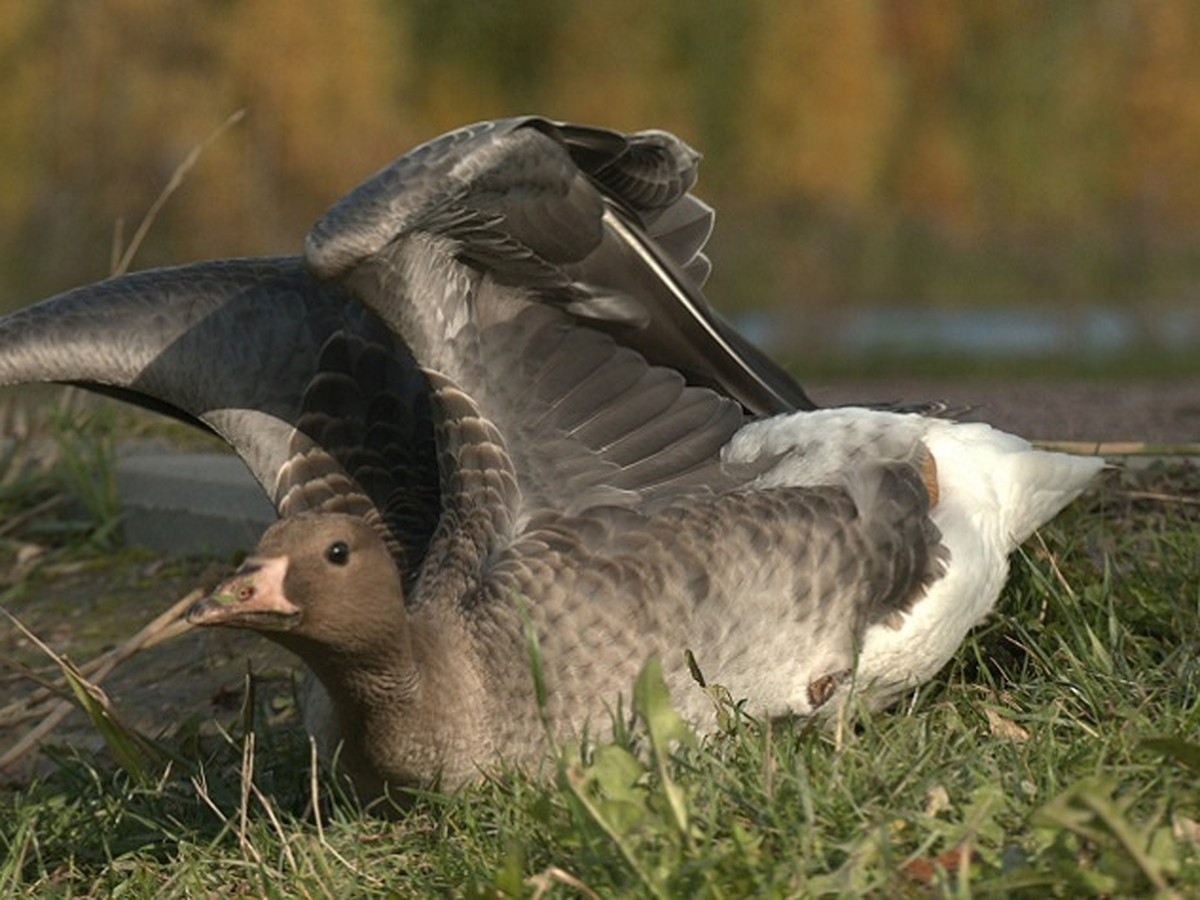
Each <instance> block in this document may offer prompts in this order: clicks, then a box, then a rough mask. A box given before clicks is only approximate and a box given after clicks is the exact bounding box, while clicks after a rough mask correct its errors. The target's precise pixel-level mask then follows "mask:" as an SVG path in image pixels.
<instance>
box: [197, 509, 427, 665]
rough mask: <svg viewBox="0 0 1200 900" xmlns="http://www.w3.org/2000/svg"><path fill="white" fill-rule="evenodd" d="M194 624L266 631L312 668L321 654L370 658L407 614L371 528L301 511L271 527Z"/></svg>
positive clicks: (389, 560) (391, 563)
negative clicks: (317, 652) (316, 656)
mask: <svg viewBox="0 0 1200 900" xmlns="http://www.w3.org/2000/svg"><path fill="white" fill-rule="evenodd" d="M187 618H188V621H189V622H191V623H192V624H193V625H224V626H230V627H236V628H249V629H253V630H255V631H259V632H262V633H263V634H265V635H266V636H267V637H269V638H271V639H272V640H275V641H277V642H278V643H280V644H283V645H284V646H285V647H288V648H289V649H291V650H293V651H294V652H296V653H297V654H298V655H299V656H301V657H302V658H304V659H305V661H306V662H309V663H310V664H312V663H313V662H314V661H316V660H314V659H310V657H313V656H314V655H315V654H316V651H317V650H318V648H319V650H320V654H316V655H322V656H328V655H330V654H332V655H333V656H335V657H339V656H353V657H357V658H359V659H360V660H361V659H369V658H370V656H371V653H372V650H373V649H379V648H382V647H386V646H388V644H387V643H385V642H386V641H389V640H390V639H391V638H393V637H395V636H396V632H397V630H398V629H399V630H403V626H404V620H405V613H404V597H403V590H402V587H401V581H400V572H399V569H398V568H397V565H396V561H395V560H394V559H393V557H392V555H391V554H390V553H389V552H388V549H387V546H386V545H385V544H384V542H383V540H382V539H381V538H380V537H379V535H378V534H377V533H376V532H375V530H374V529H373V528H372V527H371V526H370V525H369V524H368V523H367V522H365V521H364V520H362V519H360V518H358V517H356V516H351V515H345V514H341V513H301V514H299V515H296V516H290V517H288V518H285V519H281V520H280V521H278V522H276V523H275V524H274V525H272V526H271V527H270V528H268V529H267V531H266V532H265V533H264V534H263V536H262V539H261V540H260V541H259V543H258V546H257V547H256V548H255V550H254V552H253V553H252V554H251V555H250V556H249V557H248V558H247V559H246V561H245V562H244V563H243V564H242V566H241V568H239V569H238V570H237V571H236V572H235V573H234V574H233V575H232V576H230V577H229V578H227V579H226V580H225V581H223V582H222V583H221V584H220V585H218V586H217V588H216V589H215V590H214V591H212V593H210V594H209V595H208V596H207V597H205V598H204V599H202V600H200V601H199V602H198V603H196V604H195V605H194V606H193V607H192V608H191V609H190V610H189V611H188V616H187ZM391 649H392V650H395V649H397V648H396V647H395V645H394V644H393V645H391ZM318 669H319V667H318Z"/></svg>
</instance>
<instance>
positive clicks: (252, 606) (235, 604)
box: [187, 556, 300, 631]
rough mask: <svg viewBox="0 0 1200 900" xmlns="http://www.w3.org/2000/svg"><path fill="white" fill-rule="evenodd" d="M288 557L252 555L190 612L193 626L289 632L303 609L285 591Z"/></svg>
mask: <svg viewBox="0 0 1200 900" xmlns="http://www.w3.org/2000/svg"><path fill="white" fill-rule="evenodd" d="M287 565H288V560H287V557H286V556H273V557H269V558H264V557H251V558H250V559H247V560H246V562H245V563H244V564H243V565H242V567H241V568H240V569H238V570H237V572H235V573H234V574H233V575H232V576H231V577H229V578H227V579H226V580H225V581H223V582H221V584H219V585H218V586H217V588H216V590H214V591H213V592H212V593H211V594H209V595H208V596H207V597H205V598H204V599H203V600H198V601H196V603H195V604H194V605H193V606H192V608H191V609H189V610H188V612H187V620H188V622H190V623H191V624H192V625H226V626H230V627H233V628H253V629H256V630H258V631H287V630H288V629H290V628H292V627H294V626H295V625H296V624H297V623H298V622H299V621H300V609H299V607H297V606H296V605H295V604H294V603H292V602H291V601H290V600H288V598H287V595H286V594H285V593H284V589H283V579H284V576H285V575H286V574H287Z"/></svg>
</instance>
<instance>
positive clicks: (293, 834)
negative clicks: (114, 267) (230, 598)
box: [0, 462, 1200, 897]
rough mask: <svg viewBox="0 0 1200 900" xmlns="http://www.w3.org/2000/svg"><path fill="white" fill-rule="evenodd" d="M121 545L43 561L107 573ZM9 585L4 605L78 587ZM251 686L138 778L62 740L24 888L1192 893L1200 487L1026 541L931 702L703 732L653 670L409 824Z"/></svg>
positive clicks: (738, 715) (3, 873) (28, 808)
mask: <svg viewBox="0 0 1200 900" xmlns="http://www.w3.org/2000/svg"><path fill="white" fill-rule="evenodd" d="M22 496H23V502H24V503H25V505H26V507H30V506H32V505H34V504H36V503H40V502H44V492H42V493H39V492H38V491H34V490H28V491H26V493H25V494H24V495H22V494H21V492H20V491H15V492H13V497H12V498H10V500H11V503H12V504H13V505H12V506H9V507H5V510H4V512H5V516H16V515H19V511H18V507H19V506H20V502H22ZM36 527H39V526H38V522H37V519H30V520H28V521H27V522H26V523H25V525H24V526H22V528H21V529H18V537H19V533H20V532H21V531H22V530H28V529H33V528H36ZM41 527H43V528H44V523H42V526H41ZM38 539H39V540H42V541H45V540H46V538H45V536H44V534H42V533H39V537H38ZM100 546H101V545H98V544H96V543H94V542H92V543H89V542H88V541H87V540H86V539H84V540H82V541H81V540H80V536H79V533H78V532H76V533H75V534H74V536H72V537H68V538H64V539H63V542H62V543H61V544H60V545H59V546H57V547H52V548H51V549H50V550H48V551H47V552H48V553H50V554H51V555H52V556H53V555H54V554H59V557H58V558H59V559H60V561H61V560H62V559H64V558H72V559H75V560H76V561H80V560H85V559H90V558H97V557H100V558H106V559H107V558H113V557H112V551H111V550H107V551H106V550H101V549H98V548H99V547H100ZM13 552H14V551H13V550H12V548H11V547H9V548H8V549H6V550H4V553H5V554H7V556H6V561H8V562H10V563H12V558H11V557H12V554H13ZM117 558H119V554H118V557H117ZM138 564H139V565H144V560H142V561H139V563H138ZM118 568H119V567H118ZM12 571H13V572H15V573H16V574H15V575H14V576H13V579H14V580H13V581H12V583H11V586H10V588H9V589H10V590H14V589H17V588H19V586H20V585H21V584H22V583H23V582H22V578H24V579H34V580H35V582H36V584H35V586H36V589H37V590H39V591H43V592H46V593H48V594H52V593H53V591H54V590H55V578H54V576H53V574H52V573H47V572H46V571H45V570H44V569H43V570H41V571H37V570H34V571H32V572H29V573H25V574H21V573H19V572H17V571H16V568H15V563H13V566H12ZM117 577H119V576H118V575H117V573H116V571H114V570H111V569H105V568H103V567H100V568H98V569H97V578H98V579H100V580H101V581H103V580H105V579H113V578H117ZM146 590H147V592H148V593H149V592H151V591H152V588H150V587H149V586H147V587H146ZM150 596H155V595H153V594H150ZM4 627H7V626H0V628H4ZM681 652H682V649H681ZM130 665H131V666H135V665H136V661H135V662H134V663H131V664H130ZM255 684H256V682H254V681H252V682H251V685H252V689H251V690H249V691H247V692H246V694H245V698H244V702H243V705H242V709H240V710H233V711H231V712H229V713H227V714H225V715H224V716H223V717H218V718H219V720H220V726H221V727H220V728H219V729H218V730H216V732H215V733H214V731H213V729H212V728H211V727H208V726H207V725H206V726H203V727H202V725H201V724H200V723H197V722H196V721H193V720H189V721H185V722H183V723H180V724H179V725H178V727H176V728H174V729H173V730H172V731H170V732H169V733H168V734H166V735H160V736H158V738H157V739H156V741H155V743H154V749H153V750H149V751H146V753H147V759H148V760H149V761H150V762H149V764H148V766H147V767H146V768H145V770H144V771H139V769H138V767H137V766H127V767H125V768H123V767H122V766H120V765H117V764H116V763H115V762H114V761H113V757H112V755H111V754H109V753H105V752H100V753H97V752H94V751H91V752H89V751H87V750H85V749H78V748H76V749H72V748H71V747H69V746H66V747H64V746H60V747H57V748H55V747H53V746H50V747H46V748H45V749H44V751H43V753H44V754H45V755H46V757H47V759H48V760H49V762H50V765H47V766H44V767H43V769H42V774H40V775H38V776H37V777H35V778H34V779H32V780H30V781H27V782H23V783H19V784H16V785H10V786H9V787H8V788H7V789H6V790H5V791H4V792H2V793H0V848H2V850H3V853H2V854H0V859H2V861H0V894H3V895H5V896H45V895H71V896H108V895H110V894H116V893H120V894H122V895H123V896H132V897H141V896H147V897H148V896H154V897H160V896H192V895H205V896H208V895H218V896H228V895H232V896H241V895H251V896H259V895H266V896H280V897H290V896H301V897H303V896H328V895H335V896H359V895H374V894H384V893H395V894H397V895H400V896H426V895H431V894H434V895H435V894H447V893H449V894H455V895H462V896H489V897H491V896H546V897H579V896H584V897H587V896H603V897H607V896H650V897H655V896H658V897H674V896H714V897H720V896H745V895H750V894H756V895H768V896H825V895H836V896H842V895H848V896H856V895H874V896H943V895H946V896H995V895H1002V896H1031V897H1034V896H1036V897H1044V896H1070V897H1074V896H1081V895H1109V896H1116V895H1121V896H1125V895H1131V894H1153V893H1157V894H1160V895H1163V896H1170V895H1175V896H1193V895H1196V894H1197V893H1200V849H1198V848H1200V472H1198V471H1197V469H1196V468H1195V467H1193V466H1192V465H1189V464H1187V463H1184V462H1178V463H1173V464H1169V465H1168V464H1156V465H1152V466H1150V467H1149V468H1145V469H1143V470H1140V471H1138V472H1123V471H1118V472H1113V473H1110V476H1109V478H1108V479H1107V480H1106V481H1105V483H1104V484H1103V486H1102V487H1101V488H1100V489H1099V490H1097V491H1096V492H1094V493H1092V494H1089V495H1088V496H1087V497H1085V498H1084V499H1083V500H1082V501H1081V502H1080V503H1079V504H1077V505H1076V507H1074V508H1073V509H1071V510H1069V511H1068V512H1067V513H1066V514H1064V515H1063V516H1062V517H1061V518H1060V519H1059V520H1058V521H1056V522H1055V523H1054V524H1053V525H1051V526H1050V527H1048V528H1047V529H1045V530H1044V532H1043V534H1042V536H1041V540H1040V542H1039V541H1038V540H1035V541H1034V542H1032V543H1031V544H1030V545H1027V546H1026V547H1025V548H1024V551H1023V553H1022V554H1021V555H1020V557H1019V558H1017V559H1016V560H1014V566H1013V576H1012V578H1011V580H1010V584H1009V586H1008V588H1007V589H1006V591H1005V594H1004V596H1003V598H1002V600H1001V603H1000V607H999V611H998V613H997V614H995V615H994V616H993V617H992V618H991V619H989V621H988V622H987V623H986V624H985V625H984V626H983V627H981V628H979V629H978V630H977V631H976V632H975V633H974V634H973V635H972V636H971V637H970V638H969V639H968V640H967V641H966V643H965V644H964V646H963V647H962V649H961V651H960V652H959V653H958V654H957V656H956V658H955V660H954V661H953V662H952V663H951V664H950V665H949V666H948V667H947V668H946V669H945V670H944V671H943V672H942V673H940V674H939V676H938V677H937V678H936V679H935V680H934V681H933V682H932V683H930V684H929V685H926V686H925V687H923V688H922V689H921V690H919V691H917V692H915V693H914V694H913V695H912V696H911V697H910V698H908V700H907V701H906V703H905V704H903V705H902V706H901V707H899V708H896V709H892V710H889V711H885V712H881V713H874V714H868V713H862V714H861V715H859V716H857V717H856V719H855V721H854V722H853V724H852V725H850V726H848V727H846V728H844V729H842V730H841V732H840V733H837V732H831V731H828V730H824V729H818V728H813V727H809V726H806V725H804V724H803V723H765V722H757V721H754V720H753V719H751V718H750V717H748V716H746V715H745V714H744V713H742V712H740V711H738V710H731V709H730V708H729V707H728V706H727V705H726V706H725V707H724V708H723V710H722V711H723V712H724V713H725V716H724V719H723V721H725V723H726V727H725V729H724V730H722V731H720V732H719V733H718V734H717V735H715V736H707V737H699V736H697V735H694V734H692V733H691V732H689V731H687V729H686V728H684V726H683V725H682V723H681V722H679V721H678V720H677V719H676V718H675V716H674V713H673V712H672V711H671V709H670V705H669V703H668V702H667V700H666V697H665V693H664V691H663V690H662V687H661V683H660V682H658V681H657V680H656V678H655V673H654V671H653V669H652V668H648V670H647V671H646V672H645V673H644V675H643V678H642V680H641V681H639V684H638V685H637V687H636V690H635V689H633V686H631V694H630V698H629V699H627V701H626V704H625V705H626V707H627V708H629V707H632V709H633V710H634V712H636V718H637V721H636V723H635V724H634V725H633V726H632V727H629V728H625V727H621V728H619V729H617V737H616V738H615V739H614V740H613V741H612V742H611V743H608V744H601V745H600V746H599V747H596V748H595V749H594V750H591V751H589V752H587V753H582V752H580V750H579V748H573V747H566V748H563V750H562V752H561V755H560V757H559V758H557V759H555V760H552V761H551V762H550V763H549V764H548V766H547V770H546V773H545V774H544V777H541V778H531V777H527V776H524V775H519V774H514V773H493V775H492V776H491V777H489V779H488V780H486V781H485V782H484V783H482V784H480V785H478V786H476V787H473V788H471V789H468V790H465V791H463V792H461V793H459V794H457V795H455V796H450V797H446V796H438V795H423V796H419V797H416V798H415V799H414V800H413V801H412V804H411V806H410V807H409V808H406V809H404V810H397V811H395V814H394V815H393V816H392V817H390V818H389V817H379V816H369V815H363V813H362V811H361V810H360V809H359V808H358V806H357V805H356V803H355V801H354V799H353V798H352V797H348V796H346V795H345V794H344V793H342V792H341V790H340V789H339V785H338V784H337V782H336V781H335V780H333V779H332V778H330V777H328V776H326V775H324V774H322V773H321V772H320V771H319V767H316V768H314V765H313V760H312V757H311V752H310V748H309V745H308V742H307V740H306V739H305V737H304V735H303V734H302V733H301V731H300V730H299V728H298V727H297V726H296V725H295V724H294V723H289V722H286V721H285V722H284V723H283V724H267V722H268V720H274V719H278V718H279V709H278V707H277V705H275V701H274V700H273V699H272V698H271V697H270V696H269V695H268V692H267V691H265V690H257V689H254V687H253V686H254V685H255ZM714 696H715V697H716V699H717V701H718V703H721V700H720V695H719V691H715V692H714ZM614 699H615V698H614ZM113 700H114V702H115V706H116V709H117V712H118V713H120V712H121V709H122V702H121V697H120V696H114V697H113ZM731 712H733V713H734V714H733V715H729V713H731ZM622 721H623V719H622ZM209 724H211V723H209Z"/></svg>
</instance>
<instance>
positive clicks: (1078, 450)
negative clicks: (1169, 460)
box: [1033, 441, 1200, 456]
mask: <svg viewBox="0 0 1200 900" xmlns="http://www.w3.org/2000/svg"><path fill="white" fill-rule="evenodd" d="M1033 445H1034V446H1035V447H1037V448H1038V449H1040V450H1057V451H1058V452H1060V453H1075V454H1077V455H1079V456H1200V444H1152V443H1148V442H1146V441H1034V442H1033Z"/></svg>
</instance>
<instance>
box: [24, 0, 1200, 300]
mask: <svg viewBox="0 0 1200 900" xmlns="http://www.w3.org/2000/svg"><path fill="white" fill-rule="evenodd" d="M1197 46H1200V6H1198V5H1197V4H1195V3H1191V2H1189V0H1059V2H1055V3H1045V2H1041V0H962V2H957V0H956V2H950V0H904V2H898V0H813V2H805V3H785V2H763V3H745V2H743V0H702V2H697V0H663V2H659V3H653V4H647V3H644V2H641V0H607V2H603V3H597V2H591V0H589V2H584V0H560V2H543V0H492V2H487V3H476V2H467V0H439V2H433V0H393V2H386V0H354V2H350V3H344V4H336V5H332V4H328V3H324V2H320V0H292V2H289V3H286V4H280V3H275V2H270V0H221V2H209V3H194V2H187V0H175V2H163V0H91V2H87V3H79V2H72V0H46V2H41V3H28V2H25V0H0V306H2V305H8V306H15V305H20V304H23V303H25V302H28V301H30V300H32V299H35V298H38V297H41V296H44V295H46V294H48V293H51V292H54V291H57V290H60V289H62V288H65V287H67V286H71V285H74V284H77V283H80V282H83V281H86V280H89V279H93V278H96V277H99V276H102V275H104V274H106V273H107V271H108V268H109V257H110V247H111V245H112V243H113V239H114V231H115V229H117V227H118V225H119V223H121V222H122V221H133V222H136V221H137V219H138V218H140V216H141V214H142V212H143V211H144V210H145V209H146V208H147V207H148V206H149V205H150V203H151V202H152V201H153V199H154V197H155V196H156V195H157V194H158V192H159V190H160V189H161V188H162V186H163V184H164V183H165V182H166V181H167V179H168V177H169V176H170V173H171V172H172V170H173V169H174V168H175V166H176V165H177V164H178V163H179V162H180V160H181V159H182V158H183V157H184V156H185V155H186V154H187V152H188V151H189V149H191V148H192V147H193V146H194V145H196V144H197V143H198V142H200V141H201V140H203V139H204V138H205V137H206V136H207V135H209V134H210V133H211V132H212V131H213V130H214V129H215V128H216V127H217V126H218V125H219V124H220V123H221V122H222V121H223V120H224V119H225V118H226V117H227V116H228V115H230V113H232V112H233V111H234V110H237V109H242V108H244V109H245V110H246V117H245V119H244V120H243V121H242V122H241V123H240V124H239V125H238V126H236V127H235V128H234V129H232V131H231V132H230V133H228V134H226V135H225V136H223V137H222V138H221V139H220V140H219V141H218V142H217V143H216V144H215V145H214V146H213V147H212V148H211V149H210V150H209V151H208V152H207V154H206V155H205V157H204V158H203V159H202V161H201V163H200V165H199V166H197V168H196V169H195V170H194V171H193V172H192V173H191V174H190V175H189V177H188V179H187V182H186V184H185V185H184V187H183V188H182V190H180V192H179V193H178V195H177V197H175V198H173V200H172V202H171V203H170V204H169V206H168V208H167V210H166V211H165V213H164V215H163V216H162V218H161V220H160V221H159V222H158V223H157V224H156V226H155V228H154V229H153V231H152V233H151V235H150V238H149V240H148V241H147V243H146V245H145V247H144V248H143V250H142V252H141V254H140V257H139V260H138V264H139V265H140V266H147V265H156V264H166V263H176V262H182V261H187V260H191V259H195V258H202V257H211V256H219V255H247V254H258V253H266V252H295V251H296V249H297V248H298V246H299V242H300V240H301V238H302V236H303V234H304V233H305V231H306V229H307V228H308V226H309V224H310V223H311V222H312V221H313V219H314V218H315V217H316V216H317V215H318V214H319V212H320V211H321V210H322V209H323V208H324V207H325V206H326V205H327V204H328V203H330V202H331V201H332V200H333V199H335V198H336V197H337V196H339V195H340V194H341V193H343V192H344V191H345V190H347V189H348V188H349V187H351V186H352V185H353V184H355V183H357V182H358V181H359V180H361V179H362V178H364V177H365V176H367V175H368V174H369V173H371V172H372V171H374V170H375V169H376V168H378V167H380V166H381V165H383V164H385V163H387V162H388V161H390V160H391V159H392V158H393V157H395V156H396V155H398V154H399V153H401V152H403V151H404V150H406V149H408V148H409V147H411V146H412V145H413V144H415V143H416V142H419V141H421V140H423V139H425V138H428V137H431V136H433V135H434V134H437V133H440V132H442V131H444V130H447V129H450V128H453V127H455V126H458V125H461V124H464V123H466V122H469V121H473V120H476V119H480V118H488V117H496V116H504V115H511V114H515V113H524V112H539V113H545V114H548V115H551V116H554V117H560V118H568V119H572V120H576V121H585V122H591V123H597V124H607V125H612V126H616V127H619V128H624V129H637V128H645V127H664V128H669V129H671V130H674V131H676V132H677V133H679V134H681V135H682V136H684V137H685V138H686V139H687V140H689V141H690V142H692V143H693V144H695V145H696V146H697V147H698V148H700V149H702V150H703V152H704V153H705V155H706V160H705V163H704V166H703V170H702V184H701V189H702V194H703V195H704V196H705V197H706V198H707V199H709V200H710V201H711V202H712V203H714V205H716V207H717V208H718V210H719V212H720V220H719V221H720V224H719V228H718V233H717V236H716V239H715V243H714V255H715V256H716V257H717V260H718V263H719V265H718V269H717V272H716V274H715V277H714V282H713V283H712V294H713V296H714V298H716V299H717V301H718V303H719V304H720V305H722V306H723V307H726V308H730V307H736V306H738V305H746V306H758V305H764V306H768V307H771V308H773V309H776V310H784V311H787V312H801V311H802V312H805V313H806V314H808V313H811V312H812V311H815V310H829V309H842V308H845V307H846V306H847V305H854V304H863V305H869V304H874V305H902V304H933V305H939V306H970V305H992V304H996V303H1007V302H1025V303H1030V302H1032V303H1038V304H1047V303H1049V304H1052V305H1054V304H1057V305H1061V306H1062V307H1064V308H1068V309H1070V308H1075V307H1079V306H1081V305H1084V304H1088V303H1094V302H1104V303H1107V304H1115V305H1117V306H1118V307H1120V308H1123V309H1126V310H1134V311H1137V312H1139V313H1140V312H1145V314H1147V315H1152V314H1154V312H1155V311H1156V310H1157V309H1158V308H1159V307H1160V306H1169V305H1177V304H1179V303H1181V302H1185V301H1188V300H1190V299H1192V298H1193V295H1194V294H1195V288H1194V287H1193V284H1194V283H1195V282H1196V280H1197V277H1196V276H1197V275H1198V274H1200V178H1197V172H1200V55H1198V54H1197V53H1196V52H1195V48H1196V47H1197Z"/></svg>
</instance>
